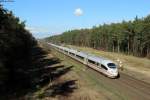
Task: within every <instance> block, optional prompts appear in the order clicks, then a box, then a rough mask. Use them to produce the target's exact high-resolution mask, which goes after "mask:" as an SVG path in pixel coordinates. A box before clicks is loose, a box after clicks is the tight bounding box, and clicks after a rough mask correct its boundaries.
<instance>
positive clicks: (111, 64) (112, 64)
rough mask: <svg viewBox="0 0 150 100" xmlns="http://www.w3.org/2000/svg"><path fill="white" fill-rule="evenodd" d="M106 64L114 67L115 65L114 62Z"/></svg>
mask: <svg viewBox="0 0 150 100" xmlns="http://www.w3.org/2000/svg"><path fill="white" fill-rule="evenodd" d="M107 65H108V67H109V68H116V65H115V64H114V63H108V64H107Z"/></svg>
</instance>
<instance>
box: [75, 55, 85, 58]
mask: <svg viewBox="0 0 150 100" xmlns="http://www.w3.org/2000/svg"><path fill="white" fill-rule="evenodd" d="M76 56H77V57H78V58H79V59H84V57H81V56H79V55H76Z"/></svg>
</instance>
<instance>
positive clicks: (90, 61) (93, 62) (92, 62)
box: [88, 59, 96, 64]
mask: <svg viewBox="0 0 150 100" xmlns="http://www.w3.org/2000/svg"><path fill="white" fill-rule="evenodd" d="M88 62H89V63H91V64H96V62H95V61H92V60H89V59H88Z"/></svg>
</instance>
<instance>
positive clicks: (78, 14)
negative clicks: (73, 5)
mask: <svg viewBox="0 0 150 100" xmlns="http://www.w3.org/2000/svg"><path fill="white" fill-rule="evenodd" d="M74 14H75V15H76V16H81V15H83V11H82V9H81V8H77V9H75V11H74Z"/></svg>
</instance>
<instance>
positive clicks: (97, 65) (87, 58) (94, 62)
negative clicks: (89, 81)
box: [48, 43, 119, 78]
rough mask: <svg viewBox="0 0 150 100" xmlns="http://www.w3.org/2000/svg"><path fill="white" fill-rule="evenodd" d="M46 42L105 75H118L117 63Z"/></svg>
mask: <svg viewBox="0 0 150 100" xmlns="http://www.w3.org/2000/svg"><path fill="white" fill-rule="evenodd" d="M48 44H49V45H51V46H52V47H54V48H55V49H56V50H59V51H60V52H62V53H64V54H65V55H68V56H70V57H72V58H73V59H76V60H78V61H79V62H81V63H83V64H85V65H87V66H89V67H90V68H92V69H94V70H96V71H98V72H100V73H102V74H104V75H105V76H107V77H110V78H117V77H118V76H119V71H118V67H117V64H115V63H114V62H113V61H111V60H109V59H106V58H103V57H99V56H95V55H92V54H88V53H85V52H81V51H78V50H74V49H70V48H67V47H62V46H58V45H55V44H51V43H48Z"/></svg>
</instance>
